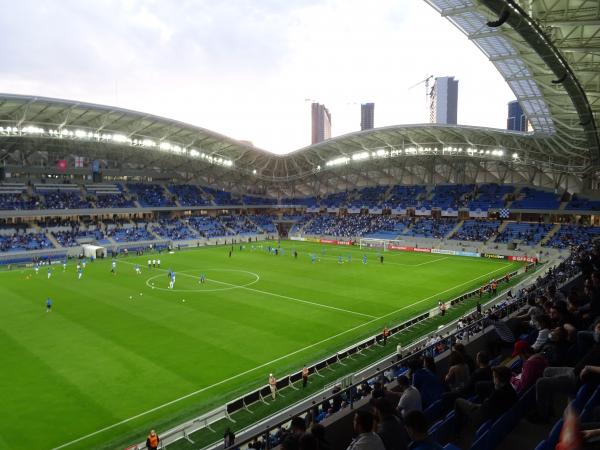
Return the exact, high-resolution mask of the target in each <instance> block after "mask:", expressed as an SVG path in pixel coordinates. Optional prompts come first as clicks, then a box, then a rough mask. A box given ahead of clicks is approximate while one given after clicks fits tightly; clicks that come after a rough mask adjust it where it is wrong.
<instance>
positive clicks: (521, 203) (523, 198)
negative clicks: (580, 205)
mask: <svg viewBox="0 0 600 450" xmlns="http://www.w3.org/2000/svg"><path fill="white" fill-rule="evenodd" d="M559 206H560V198H559V196H558V195H556V194H554V193H552V192H546V191H541V190H538V189H534V188H530V187H525V188H523V189H521V192H520V194H519V196H518V198H517V200H515V201H514V202H512V204H511V206H510V207H511V209H558V207H559Z"/></svg>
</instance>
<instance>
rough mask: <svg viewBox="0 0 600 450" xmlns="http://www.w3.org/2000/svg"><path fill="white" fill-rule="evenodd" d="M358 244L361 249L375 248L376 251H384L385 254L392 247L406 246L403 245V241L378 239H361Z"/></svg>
mask: <svg viewBox="0 0 600 450" xmlns="http://www.w3.org/2000/svg"><path fill="white" fill-rule="evenodd" d="M358 244H359V246H360V248H361V249H363V248H374V249H379V250H383V251H384V252H387V251H388V249H389V248H390V246H392V248H393V246H398V247H400V246H402V245H406V244H402V241H397V240H394V239H376V238H361V239H360V240H359V241H358Z"/></svg>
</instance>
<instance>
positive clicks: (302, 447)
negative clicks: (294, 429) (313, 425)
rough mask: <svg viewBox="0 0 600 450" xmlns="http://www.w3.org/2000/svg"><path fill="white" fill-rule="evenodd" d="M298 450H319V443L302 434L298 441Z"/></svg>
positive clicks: (312, 437) (313, 437) (313, 438)
mask: <svg viewBox="0 0 600 450" xmlns="http://www.w3.org/2000/svg"><path fill="white" fill-rule="evenodd" d="M298 450H320V448H319V441H318V440H317V438H316V437H315V436H313V435H312V434H310V433H304V434H303V435H301V436H300V438H299V439H298Z"/></svg>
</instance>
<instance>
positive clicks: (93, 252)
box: [81, 244, 107, 259]
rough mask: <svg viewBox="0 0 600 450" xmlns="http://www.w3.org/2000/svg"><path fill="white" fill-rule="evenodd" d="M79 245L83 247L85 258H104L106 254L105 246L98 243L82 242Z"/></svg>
mask: <svg viewBox="0 0 600 450" xmlns="http://www.w3.org/2000/svg"><path fill="white" fill-rule="evenodd" d="M81 247H82V249H83V256H85V257H86V258H93V259H98V258H106V255H107V251H106V247H101V246H99V245H91V244H84V245H82V246H81Z"/></svg>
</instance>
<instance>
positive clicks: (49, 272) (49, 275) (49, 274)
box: [48, 266, 52, 279]
mask: <svg viewBox="0 0 600 450" xmlns="http://www.w3.org/2000/svg"><path fill="white" fill-rule="evenodd" d="M51 276H52V269H51V268H50V266H48V279H50V277H51Z"/></svg>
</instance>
